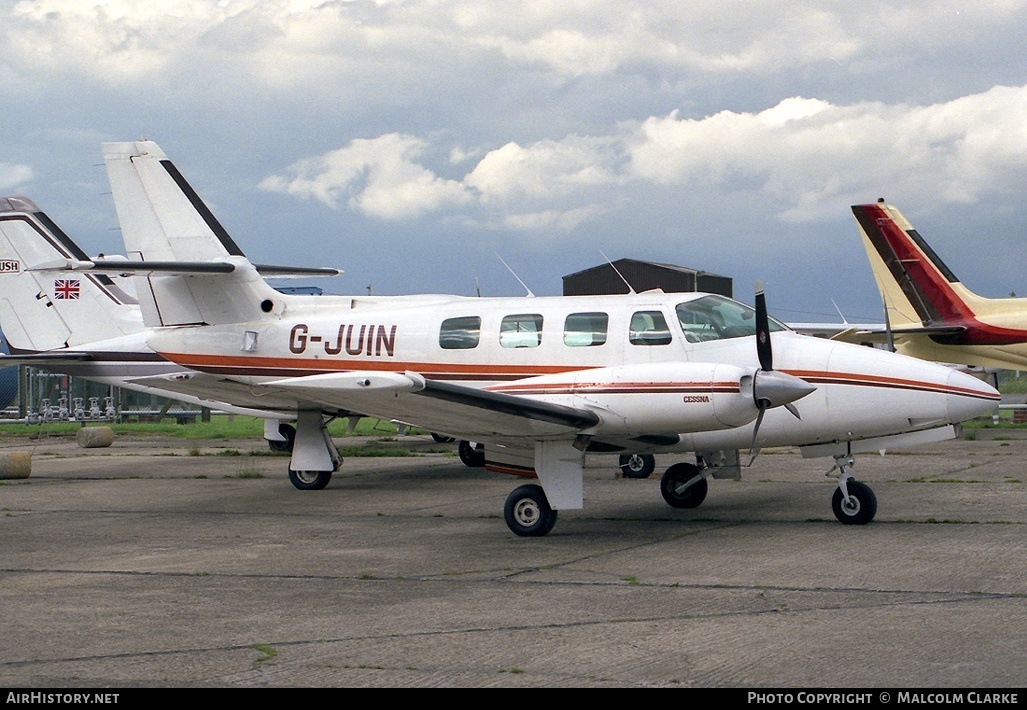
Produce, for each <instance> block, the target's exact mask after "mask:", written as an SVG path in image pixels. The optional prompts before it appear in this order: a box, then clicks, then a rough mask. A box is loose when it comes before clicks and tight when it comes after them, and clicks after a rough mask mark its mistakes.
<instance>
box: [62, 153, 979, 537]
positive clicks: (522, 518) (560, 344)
mask: <svg viewBox="0 0 1027 710" xmlns="http://www.w3.org/2000/svg"><path fill="white" fill-rule="evenodd" d="M103 152H104V157H105V161H106V164H107V169H108V174H109V176H110V179H111V185H112V189H113V194H114V199H115V206H116V208H117V211H118V217H119V221H120V223H121V227H122V232H123V236H124V239H125V246H126V249H127V254H128V257H129V261H118V262H117V263H104V261H103V260H75V259H67V260H64V261H63V262H62V263H55V264H49V265H46V267H45V268H46V269H48V270H59V271H67V270H73V271H82V272H86V273H89V272H93V271H98V272H104V273H119V274H126V273H134V274H137V275H138V277H139V279H140V283H139V287H138V288H137V292H138V294H139V300H140V305H141V307H142V312H143V318H144V321H145V323H146V325H147V326H148V327H150V328H152V331H151V334H150V336H149V338H148V343H149V345H150V347H151V348H152V349H153V350H154V351H155V352H157V353H159V354H160V355H161V356H163V357H164V358H166V359H168V360H170V361H172V362H175V363H178V364H179V365H181V366H183V367H184V368H187V370H186V374H181V373H180V374H178V375H175V376H174V377H176V378H178V379H179V380H181V379H182V378H189V377H190V376H191V375H190V374H188V373H189V372H196V373H202V374H200V375H196V376H197V377H204V378H207V379H209V380H216V381H217V382H219V383H221V388H220V391H222V392H231V391H246V392H247V393H248V395H249V396H250V398H251V399H252V400H255V401H259V399H260V397H262V396H267V397H268V398H269V399H271V400H274V401H276V402H281V401H282V400H283V399H285V400H291V401H292V402H293V404H294V407H295V410H296V421H297V433H296V439H295V444H294V447H293V454H292V459H291V462H290V467H289V468H290V478H291V479H292V480H293V482H294V484H295V485H297V486H298V487H301V488H311V489H316V488H323V487H324V486H325V485H326V484H327V482H328V480H329V479H330V477H331V474H332V472H333V471H335V470H336V469H337V467H338V466H339V465H340V463H341V459H340V457H339V454H338V452H337V451H336V449H335V446H334V445H333V443H332V440H331V438H330V437H329V436H328V435H327V431H326V429H325V416H326V413H330V414H335V415H341V416H352V415H363V416H373V417H379V418H383V419H389V420H396V421H400V422H405V423H408V424H411V425H415V426H421V427H424V428H426V429H428V430H431V431H436V432H442V433H446V434H450V435H453V436H457V437H459V438H461V439H466V440H471V441H477V442H484V444H485V458H486V461H487V466H488V467H489V468H491V469H492V470H496V471H502V472H506V473H513V474H517V475H520V476H525V477H537V478H538V481H539V483H540V484H541V485H536V484H527V485H522V486H520V487H518V488H516V489H515V490H514V491H513V492H512V493H511V494H510V496H509V497H508V499H507V501H506V505H505V511H504V512H505V518H506V522H507V525H508V526H509V527H510V529H511V530H512V531H513V532H514V533H516V534H517V535H521V536H540V535H545V534H546V533H548V532H549V531H550V530H551V529H552V527H553V525H554V523H555V521H556V517H557V511H558V510H561V509H576V508H581V507H582V505H583V482H582V480H583V475H582V472H583V466H584V460H585V455H586V454H587V453H588V452H603V453H611V452H624V453H666V452H682V453H683V452H691V453H694V454H695V455H696V461H697V464H698V465H696V464H693V463H690V462H681V463H677V464H674V465H672V466H671V467H670V468H668V469H667V471H666V473H664V475H663V480H662V483H661V490H662V493H663V497H664V498H665V500H666V501H667V502H668V503H669V504H670V505H672V506H675V507H679V508H691V507H695V506H697V505H699V504H700V503H701V502H702V501H703V499H704V498H705V496H706V493H707V478H708V477H710V476H715V477H721V476H736V475H737V474H738V472H739V470H740V466H739V464H738V460H739V457H738V450H739V449H749V450H750V451H751V452H752V456H753V457H755V455H756V454H757V452H758V451H759V449H760V448H761V447H765V446H786V445H787V446H798V447H800V448H801V450H802V452H803V453H804V454H805V455H809V456H831V457H833V458H834V459H835V462H836V465H835V467H834V468H833V469H832V471H837V478H838V488H837V490H836V491H835V493H834V498H833V509H834V512H835V515H836V516H837V517H838V519H839V520H841V521H842V522H844V523H855V524H863V523H867V522H869V521H870V520H871V519H872V518H873V517H874V515H875V513H876V509H877V502H876V498H875V496H874V494H873V491H872V490H871V489H870V488H869V487H868V486H866V485H865V484H862V483H860V482H858V481H856V480H855V479H854V478H853V477H852V474H851V472H850V467H851V465H852V463H853V458H852V457H853V454H855V453H859V452H868V451H879V450H881V449H885V448H892V447H895V446H905V445H915V444H928V443H932V442H937V441H942V440H945V439H949V438H952V437H954V436H955V435H956V433H957V429H956V426H955V425H956V424H958V423H959V422H962V421H965V420H967V419H971V418H974V417H977V416H981V415H985V414H988V413H990V412H991V411H993V409H994V408H995V406H996V404H997V403H998V400H999V395H998V393H997V392H996V391H995V390H994V389H993V388H991V387H990V386H988V385H987V384H985V383H983V382H981V381H979V380H977V379H975V378H973V377H970V376H968V375H966V374H963V373H961V372H958V371H956V370H953V369H951V368H947V367H943V366H940V365H936V364H933V363H928V362H923V361H920V360H915V359H911V358H908V357H904V356H901V355H898V354H895V353H891V352H886V351H883V350H875V349H871V348H866V347H862V346H857V345H852V344H847V343H839V342H833V341H827V340H822V339H818V338H812V337H807V336H801V335H798V334H796V333H794V332H792V331H790V330H789V329H787V328H786V327H785V326H783V325H781V324H779V323H777V322H776V321H773V320H771V319H769V318H768V316H767V311H766V305H765V301H764V297H763V294H762V293H758V294H757V298H756V308H755V309H753V308H750V307H749V306H746V305H744V304H742V303H739V302H737V301H733V300H731V299H727V298H723V297H721V296H716V295H711V294H703V293H689V294H665V293H662V292H646V293H641V294H631V295H627V296H580V297H552V298H548V297H547V298H464V297H456V296H399V297H391V298H390V297H378V298H369V297H368V298H363V297H354V298H341V297H325V298H311V297H304V296H294V295H286V294H282V293H280V292H278V291H276V290H274V289H272V288H271V287H270V286H268V285H267V283H266V282H265V281H264V279H263V278H262V277H261V275H260V274H259V273H258V271H257V269H256V268H255V267H254V266H253V265H252V264H251V263H250V262H249V261H248V260H247V259H246V258H245V257H244V256H242V255H241V252H240V251H239V250H238V248H237V247H236V246H235V244H234V242H232V241H231V240H230V239H228V238H227V235H225V234H220V233H219V231H218V229H219V227H220V225H217V224H216V221H213V219H212V217H211V216H210V215H209V210H207V208H206V207H205V206H204V205H203V204H202V202H201V201H199V199H198V198H196V197H195V193H192V191H191V189H188V188H187V186H184V180H182V178H181V175H180V174H179V173H178V171H177V170H175V169H174V166H173V165H171V163H170V161H168V160H167V158H166V156H165V155H164V153H163V152H161V150H160V149H159V148H158V147H157V146H156V145H155V144H153V143H151V142H138V143H114V144H105V145H104V146H103ZM771 338H772V340H773V342H772V343H771Z"/></svg>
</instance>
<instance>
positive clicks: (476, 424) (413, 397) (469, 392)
mask: <svg viewBox="0 0 1027 710" xmlns="http://www.w3.org/2000/svg"><path fill="white" fill-rule="evenodd" d="M254 389H255V391H258V390H259V391H266V392H268V393H269V394H270V393H276V394H285V393H288V394H289V395H291V396H292V397H293V398H294V400H293V401H294V406H298V407H300V408H304V407H306V406H310V405H312V404H317V405H320V406H322V407H327V408H329V409H331V408H335V409H340V410H345V411H351V412H360V413H362V414H363V415H365V416H372V417H377V418H381V419H388V420H395V421H401V422H405V423H408V424H412V425H416V426H423V427H426V428H428V429H431V430H432V431H436V430H437V431H459V432H461V433H462V435H463V436H465V437H467V438H470V439H474V438H475V436H478V437H480V438H490V439H492V440H495V439H496V437H497V436H501V437H502V438H503V439H504V440H510V441H515V440H518V439H525V438H528V439H533V440H537V439H540V438H564V439H567V438H571V437H573V436H575V435H577V434H578V433H579V432H581V431H582V430H584V429H587V428H589V427H592V426H595V425H596V424H598V423H599V421H600V420H599V417H598V416H597V415H596V414H595V413H594V412H591V411H588V410H585V409H579V408H575V407H568V406H564V405H560V404H555V403H552V402H545V401H540V400H535V399H531V398H528V397H522V396H516V395H511V394H505V393H502V392H491V391H488V390H483V389H478V388H475V387H469V386H467V385H459V384H454V383H450V382H439V381H433V380H426V379H425V378H423V377H421V376H420V375H418V374H417V373H412V372H408V373H403V374H400V373H392V372H377V371H375V372H345V373H328V374H319V375H309V376H306V377H294V378H289V379H285V380H276V381H273V382H268V383H266V384H263V385H260V386H257V387H255V388H254Z"/></svg>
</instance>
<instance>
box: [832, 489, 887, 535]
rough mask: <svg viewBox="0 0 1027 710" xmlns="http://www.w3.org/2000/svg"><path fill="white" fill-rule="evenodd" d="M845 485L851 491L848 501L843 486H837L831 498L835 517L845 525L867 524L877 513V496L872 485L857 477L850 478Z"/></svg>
mask: <svg viewBox="0 0 1027 710" xmlns="http://www.w3.org/2000/svg"><path fill="white" fill-rule="evenodd" d="M845 487H846V488H847V489H848V491H849V500H848V501H846V500H845V497H844V496H843V495H842V489H841V488H836V489H835V490H834V496H833V497H832V498H831V508H832V509H833V510H834V517H836V518H838V520H840V521H841V522H842V523H844V524H845V525H866V524H867V523H869V522H870V521H871V520H873V519H874V516H875V515H877V496H875V495H874V491H873V490H872V489H871V488H870V486H868V485H866V484H865V483H860V482H859V481H857V480H855V479H849V481H848V482H847V483H846V484H845Z"/></svg>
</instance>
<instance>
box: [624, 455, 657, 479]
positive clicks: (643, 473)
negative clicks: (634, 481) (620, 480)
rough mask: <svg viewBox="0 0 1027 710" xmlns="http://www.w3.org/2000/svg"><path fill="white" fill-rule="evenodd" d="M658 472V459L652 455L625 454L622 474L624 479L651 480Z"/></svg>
mask: <svg viewBox="0 0 1027 710" xmlns="http://www.w3.org/2000/svg"><path fill="white" fill-rule="evenodd" d="M655 470H656V457H655V456H653V455H652V454H623V455H622V456H621V457H620V472H621V473H622V474H624V478H649V476H651V475H652V473H653V471H655Z"/></svg>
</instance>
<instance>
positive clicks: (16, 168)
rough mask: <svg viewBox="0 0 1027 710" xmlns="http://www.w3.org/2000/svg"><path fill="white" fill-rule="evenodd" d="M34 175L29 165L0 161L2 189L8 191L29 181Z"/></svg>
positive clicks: (0, 187) (0, 185)
mask: <svg viewBox="0 0 1027 710" xmlns="http://www.w3.org/2000/svg"><path fill="white" fill-rule="evenodd" d="M33 177H34V176H33V173H32V168H30V167H29V166H27V165H16V164H12V163H0V190H3V191H8V190H10V189H11V188H14V187H18V186H19V185H23V184H25V183H27V182H29V181H30V180H31V179H32V178H33Z"/></svg>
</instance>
